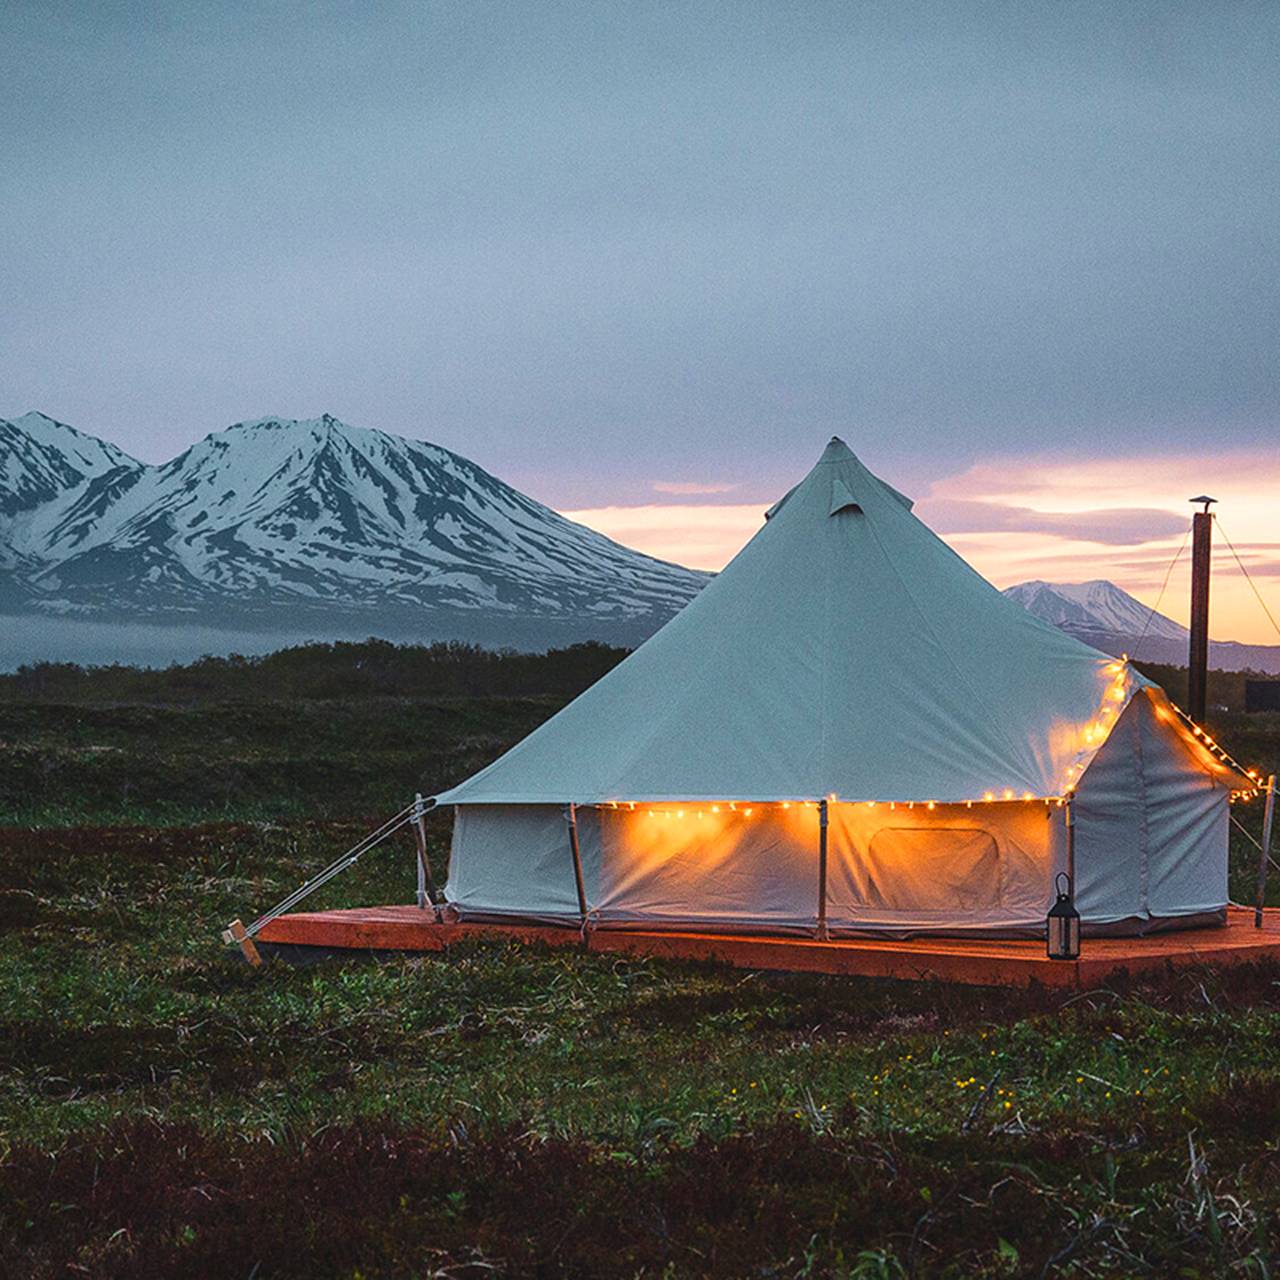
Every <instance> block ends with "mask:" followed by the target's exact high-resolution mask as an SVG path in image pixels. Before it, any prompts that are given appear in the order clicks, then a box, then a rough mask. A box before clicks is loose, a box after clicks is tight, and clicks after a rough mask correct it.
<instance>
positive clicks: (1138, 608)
mask: <svg viewBox="0 0 1280 1280" xmlns="http://www.w3.org/2000/svg"><path fill="white" fill-rule="evenodd" d="M1004 594H1005V595H1007V596H1008V597H1009V598H1010V599H1011V600H1016V601H1017V602H1018V603H1019V604H1020V605H1022V606H1023V608H1025V609H1029V610H1030V611H1031V612H1032V613H1034V614H1035V615H1036V617H1037V618H1043V619H1044V620H1045V621H1046V622H1052V623H1053V625H1054V626H1055V627H1061V628H1062V630H1063V631H1109V632H1114V633H1115V634H1116V635H1128V636H1140V635H1142V633H1143V632H1144V631H1145V632H1146V634H1147V635H1149V636H1158V637H1161V638H1163V639H1166V640H1185V639H1186V635H1187V629H1186V627H1184V626H1181V625H1180V624H1179V623H1176V622H1174V620H1173V619H1172V618H1166V617H1165V616H1164V615H1163V614H1161V613H1152V611H1151V610H1150V609H1149V608H1148V607H1147V606H1146V605H1144V604H1143V603H1142V602H1141V601H1140V600H1135V599H1134V598H1133V596H1131V595H1130V594H1129V593H1128V592H1127V591H1122V590H1121V589H1120V588H1119V587H1117V586H1116V584H1115V583H1114V582H1107V581H1106V580H1105V579H1102V578H1095V579H1094V580H1093V581H1092V582H1039V581H1036V582H1020V583H1019V584H1018V585H1017V586H1016V587H1009V588H1007V589H1006V590H1005V593H1004Z"/></svg>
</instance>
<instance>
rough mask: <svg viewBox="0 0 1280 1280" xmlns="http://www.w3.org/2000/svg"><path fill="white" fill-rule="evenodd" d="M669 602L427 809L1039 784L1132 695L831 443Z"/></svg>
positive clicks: (881, 794) (1018, 792)
mask: <svg viewBox="0 0 1280 1280" xmlns="http://www.w3.org/2000/svg"><path fill="white" fill-rule="evenodd" d="M768 516H769V518H768V519H767V520H766V522H765V524H764V527H763V528H761V530H760V531H759V532H758V533H757V534H756V536H755V537H754V538H752V539H751V541H750V542H749V543H748V544H747V545H746V546H745V547H744V548H743V549H742V551H741V552H739V554H738V555H737V556H736V557H735V558H734V560H733V561H732V562H731V563H730V564H729V565H728V566H727V567H726V568H725V570H724V571H723V572H722V573H721V574H719V575H718V576H717V577H716V578H715V579H714V580H713V581H712V582H711V583H710V584H709V585H708V586H707V587H706V588H704V590H703V591H702V593H701V594H700V595H699V596H697V597H696V598H695V599H694V600H693V602H692V603H690V604H689V605H688V606H687V607H686V608H685V609H684V610H683V611H682V612H681V613H679V614H678V615H677V616H676V617H675V618H674V619H672V621H671V622H669V623H668V624H667V625H666V626H665V627H664V628H663V629H662V630H661V631H659V632H658V633H657V634H656V635H654V636H653V637H652V638H651V639H650V640H648V641H647V642H646V643H645V644H644V645H642V646H641V647H640V648H639V649H638V650H637V651H636V652H635V653H634V654H632V655H631V656H630V657H628V658H627V659H626V660H625V661H624V662H622V663H621V664H620V665H619V666H618V667H616V668H615V669H614V670H613V671H612V672H610V673H609V674H608V675H607V676H605V677H604V678H603V679H602V680H600V681H599V682H597V683H596V684H595V685H593V686H592V687H591V688H590V689H588V690H587V691H586V692H585V693H584V694H582V695H581V696H580V697H579V698H577V699H576V700H575V701H574V702H572V703H571V704H570V705H569V706H567V707H566V708H565V709H564V710H563V711H561V712H560V713H559V714H558V715H556V716H554V717H552V719H550V720H549V721H547V723H546V724H544V725H542V726H541V728H539V729H537V730H536V731H535V732H534V733H532V734H530V735H529V737H527V738H526V739H525V740H524V741H523V742H521V743H519V744H518V745H517V746H515V747H514V748H512V750H510V751H508V752H507V753H506V755H504V756H502V757H501V758H500V759H498V760H496V761H495V762H494V763H493V764H491V765H490V766H489V767H488V768H486V769H484V770H482V771H481V772H480V773H478V774H476V775H475V776H474V777H473V778H471V779H469V780H468V781H466V782H464V783H462V784H461V785H460V786H457V787H455V788H453V789H452V790H451V791H448V792H446V793H444V794H442V795H440V796H439V797H437V799H438V801H439V802H440V803H442V804H544V803H565V802H568V801H573V802H576V803H579V804H602V803H609V802H611V801H620V802H625V801H632V800H634V801H659V800H759V801H770V800H803V799H817V798H819V797H823V796H835V797H837V798H838V799H840V800H845V801H851V800H876V801H879V800H897V801H924V802H927V801H931V800H932V801H937V802H939V803H948V802H952V803H953V802H958V801H965V800H972V799H980V798H982V797H983V796H985V795H987V794H988V793H992V794H994V795H995V796H996V797H1008V798H1012V797H1014V796H1016V797H1021V796H1023V795H1024V794H1028V793H1030V794H1032V795H1035V796H1053V795H1060V794H1062V793H1063V791H1064V790H1066V789H1067V788H1068V787H1069V786H1071V785H1072V784H1073V783H1074V782H1075V781H1076V780H1077V779H1078V778H1079V776H1080V773H1081V772H1082V771H1083V769H1084V768H1085V767H1086V766H1087V763H1088V760H1089V759H1090V758H1092V755H1093V754H1094V752H1096V750H1097V748H1098V747H1099V746H1100V745H1101V743H1102V741H1103V740H1105V737H1106V735H1107V732H1108V731H1109V728H1110V725H1111V724H1114V722H1115V719H1116V718H1117V717H1118V713H1119V712H1120V711H1121V710H1122V709H1123V707H1124V705H1125V703H1126V702H1127V700H1128V698H1129V697H1130V696H1131V695H1132V694H1133V692H1135V691H1136V689H1137V688H1139V687H1141V686H1143V685H1145V684H1146V682H1145V681H1144V680H1143V679H1142V677H1140V676H1138V675H1137V674H1136V673H1134V672H1132V671H1131V670H1130V669H1129V668H1127V667H1124V666H1122V664H1119V663H1116V662H1115V661H1113V660H1112V659H1110V658H1107V657H1106V656H1104V655H1102V654H1100V653H1098V652H1097V651H1096V650H1094V649H1091V648H1089V647H1088V646H1087V645H1084V644H1082V643H1080V642H1079V641H1077V640H1074V639H1073V638H1071V637H1070V636H1068V635H1066V634H1064V633H1063V632H1061V631H1059V630H1058V629H1057V628H1055V627H1052V626H1050V625H1049V624H1047V623H1043V622H1041V621H1039V620H1038V619H1037V618H1034V617H1033V616H1032V615H1031V614H1030V613H1028V612H1027V611H1026V610H1024V609H1023V608H1022V607H1021V606H1020V605H1018V604H1016V603H1014V602H1013V601H1011V600H1007V599H1005V598H1004V597H1003V596H1002V595H1001V594H1000V592H998V591H997V590H996V589H995V588H994V587H992V586H991V585H990V584H989V583H988V582H986V581H985V580H984V579H983V578H982V577H980V576H979V575H978V574H977V573H976V572H975V571H974V570H973V569H971V568H970V567H969V566H968V565H967V564H966V563H965V562H964V561H963V560H961V559H960V557H959V556H957V555H956V554H955V553H954V552H953V551H952V550H951V549H950V548H949V547H948V546H947V545H946V544H945V543H944V542H942V541H941V539H939V538H938V537H936V536H935V535H934V534H933V533H932V532H931V531H930V530H929V529H928V528H927V527H926V526H925V525H924V524H923V523H922V522H921V521H920V520H918V519H917V518H916V517H915V516H914V515H912V513H911V510H910V503H909V502H908V501H907V499H905V498H904V497H903V496H902V495H901V494H899V493H898V492H897V491H896V490H894V489H892V488H891V487H890V486H889V485H887V484H885V483H884V482H883V481H881V480H878V479H877V478H876V477H875V476H873V475H872V474H871V473H870V472H869V471H868V470H867V469H866V468H865V467H864V466H863V465H862V464H861V463H860V462H859V461H858V459H857V458H856V457H855V456H854V455H853V454H852V453H851V452H850V450H849V449H848V447H847V446H846V445H845V444H844V443H843V442H842V441H840V440H838V439H833V440H832V441H831V443H830V444H829V445H828V446H827V449H826V451H825V452H824V453H823V455H822V457H821V459H820V460H819V461H818V463H817V465H816V466H815V467H814V468H813V470H812V471H810V472H809V474H808V475H807V476H806V477H805V479H804V480H803V481H801V483H800V484H799V485H797V486H796V487H795V488H794V489H793V490H791V492H790V493H788V494H787V495H786V497H785V498H783V499H782V501H781V502H779V503H778V504H777V505H776V506H775V507H774V508H773V509H772V510H771V511H770V512H769V513H768Z"/></svg>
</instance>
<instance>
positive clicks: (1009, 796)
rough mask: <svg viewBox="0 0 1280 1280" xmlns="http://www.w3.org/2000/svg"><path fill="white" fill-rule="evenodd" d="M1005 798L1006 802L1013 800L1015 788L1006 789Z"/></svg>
mask: <svg viewBox="0 0 1280 1280" xmlns="http://www.w3.org/2000/svg"><path fill="white" fill-rule="evenodd" d="M1004 798H1005V799H1006V800H1012V799H1013V788H1012V787H1005V789H1004Z"/></svg>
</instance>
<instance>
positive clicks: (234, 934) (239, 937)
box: [222, 920, 262, 969]
mask: <svg viewBox="0 0 1280 1280" xmlns="http://www.w3.org/2000/svg"><path fill="white" fill-rule="evenodd" d="M222 937H223V939H224V941H226V942H236V943H239V944H240V950H241V951H242V952H243V953H244V958H245V959H246V960H247V961H248V962H249V963H250V964H251V965H252V966H253V967H254V968H255V969H257V968H259V967H260V966H261V964H262V957H261V956H260V955H259V954H258V948H257V947H255V946H254V945H253V939H252V938H251V937H250V936H249V934H248V933H247V932H246V930H245V927H244V925H243V924H241V922H240V921H239V920H233V921H232V922H231V923H230V924H229V925H227V929H226V932H225V933H224V934H223V935H222Z"/></svg>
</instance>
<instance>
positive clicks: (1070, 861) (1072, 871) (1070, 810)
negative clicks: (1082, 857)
mask: <svg viewBox="0 0 1280 1280" xmlns="http://www.w3.org/2000/svg"><path fill="white" fill-rule="evenodd" d="M1075 800H1076V798H1075V794H1074V793H1071V794H1069V795H1068V796H1067V799H1066V806H1067V881H1068V884H1067V888H1068V890H1069V891H1070V893H1071V901H1072V902H1075V900H1076V808H1075Z"/></svg>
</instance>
